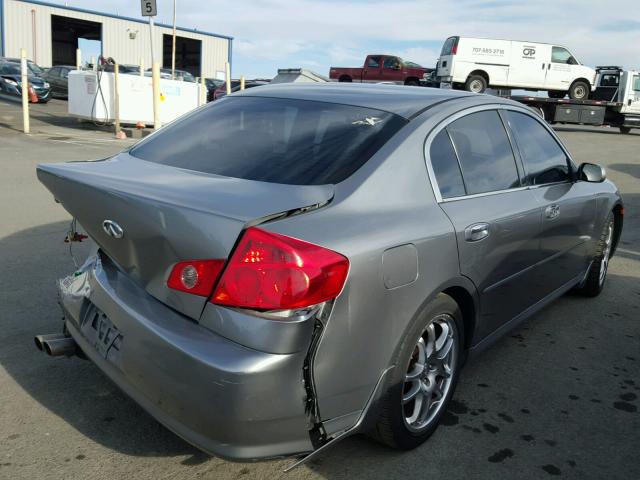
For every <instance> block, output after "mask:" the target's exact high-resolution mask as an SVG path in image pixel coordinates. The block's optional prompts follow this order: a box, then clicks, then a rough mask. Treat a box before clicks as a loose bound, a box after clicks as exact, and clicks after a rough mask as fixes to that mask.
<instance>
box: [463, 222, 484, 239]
mask: <svg viewBox="0 0 640 480" xmlns="http://www.w3.org/2000/svg"><path fill="white" fill-rule="evenodd" d="M488 236H489V224H488V223H475V224H473V225H469V226H468V227H467V228H465V229H464V239H465V240H466V241H467V242H477V241H478V240H482V239H483V238H486V237H488Z"/></svg>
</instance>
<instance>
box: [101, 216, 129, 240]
mask: <svg viewBox="0 0 640 480" xmlns="http://www.w3.org/2000/svg"><path fill="white" fill-rule="evenodd" d="M102 229H103V230H104V232H105V233H106V234H107V235H109V236H110V237H113V238H122V237H123V236H124V230H122V227H121V226H120V225H118V224H117V223H116V222H114V221H113V220H105V221H104V222H102Z"/></svg>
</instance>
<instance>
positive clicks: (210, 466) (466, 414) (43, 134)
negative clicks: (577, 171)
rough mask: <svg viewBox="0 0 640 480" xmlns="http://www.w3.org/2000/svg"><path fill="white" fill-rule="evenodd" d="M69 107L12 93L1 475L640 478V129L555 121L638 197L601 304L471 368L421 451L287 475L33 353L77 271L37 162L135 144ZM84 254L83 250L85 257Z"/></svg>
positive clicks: (359, 444)
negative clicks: (169, 423) (203, 445)
mask: <svg viewBox="0 0 640 480" xmlns="http://www.w3.org/2000/svg"><path fill="white" fill-rule="evenodd" d="M64 106H65V105H64V102H58V101H52V102H51V103H50V104H48V105H35V106H33V109H32V113H33V116H34V118H33V121H32V131H33V134H32V135H29V136H26V135H24V134H22V133H20V132H19V127H20V121H21V117H20V112H19V105H18V104H16V103H10V102H6V101H3V100H0V273H1V275H0V392H1V393H0V478H1V479H31V478H39V477H46V478H52V479H57V478H65V479H105V478H137V479H141V480H142V479H147V478H148V479H154V480H155V479H163V478H171V479H177V478H205V479H238V478H242V479H250V478H257V479H262V478H269V479H275V478H290V479H298V478H304V479H321V478H325V479H334V478H335V479H342V478H350V479H352V478H367V479H372V478H379V479H394V478H402V479H427V478H431V479H435V478H438V479H465V480H470V479H502V478H505V479H512V478H518V479H544V478H555V477H561V478H572V479H602V478H606V479H620V480H635V479H640V460H639V458H638V457H639V453H640V399H639V397H640V214H639V213H638V212H640V131H638V130H636V131H635V133H633V134H631V135H621V134H619V133H618V131H617V129H612V128H583V127H571V128H570V127H565V126H559V127H557V131H558V132H559V134H560V136H561V137H562V139H563V140H564V141H565V143H566V144H567V146H568V147H569V150H570V151H571V152H572V154H573V156H574V158H575V159H576V160H577V161H580V162H581V161H588V162H594V163H600V164H602V165H604V166H605V167H606V169H607V172H608V175H609V177H610V178H611V179H613V180H614V181H615V182H616V183H617V185H618V187H619V188H620V190H621V192H622V194H623V196H624V200H625V225H624V232H623V235H622V240H621V243H620V245H619V248H618V253H617V256H616V257H614V258H613V259H612V262H611V266H610V270H609V276H608V280H607V284H606V287H605V289H604V292H603V293H602V294H601V295H600V296H599V297H598V298H595V299H585V298H581V297H578V296H575V295H566V296H564V297H562V298H560V299H559V300H558V301H556V302H555V303H553V304H552V305H551V306H549V307H547V308H546V309H544V310H543V311H541V312H540V313H538V314H537V315H535V316H534V317H533V318H531V319H530V320H528V321H527V322H526V323H525V324H524V325H523V326H521V327H520V328H519V329H518V330H516V331H514V332H512V333H511V334H510V335H508V336H506V337H504V338H503V339H502V340H500V341H499V342H498V343H497V344H496V345H495V346H493V347H492V348H491V349H490V350H488V351H487V352H486V353H484V354H483V355H482V356H480V357H479V358H478V359H477V360H476V361H475V362H474V363H472V364H469V365H467V366H466V368H465V369H464V371H463V372H462V377H461V380H460V383H459V385H458V389H457V391H456V394H455V397H454V398H455V401H454V402H453V405H452V406H451V408H450V409H449V411H448V412H447V415H446V417H445V421H444V425H442V426H441V428H439V429H438V431H437V432H436V433H435V434H434V435H433V437H432V438H431V439H430V440H429V441H428V442H427V443H425V444H424V445H422V446H421V447H420V448H418V449H416V450H413V451H411V452H396V451H393V450H389V449H388V448H386V447H383V446H381V445H379V444H377V443H375V442H374V441H371V440H369V439H367V438H366V437H364V436H355V437H352V438H348V439H346V440H344V441H342V442H340V443H339V444H337V445H335V446H334V447H332V448H331V449H330V450H328V451H327V452H326V453H325V454H323V455H321V456H319V457H318V458H317V459H315V460H313V461H311V462H310V463H309V464H307V465H304V466H302V467H299V468H297V469H295V470H293V471H292V472H290V473H288V474H284V473H283V468H284V467H285V466H287V465H288V464H289V463H290V462H291V460H278V461H267V462H257V463H232V462H227V461H224V460H221V459H218V458H214V457H210V456H208V455H206V454H204V453H201V452H199V451H198V450H197V449H195V448H194V447H192V446H190V445H188V444H187V443H185V442H184V441H182V440H181V439H180V438H178V437H176V436H175V435H174V434H173V433H171V432H169V431H168V430H166V429H165V428H164V427H162V426H161V425H160V424H158V423H157V422H156V421H155V420H154V419H153V418H152V417H151V416H149V415H148V414H146V413H145V412H144V411H143V410H142V409H141V408H139V407H138V406H137V405H136V404H135V403H134V402H133V401H131V400H130V399H129V398H128V397H126V396H125V395H124V394H123V393H121V392H120V391H119V389H118V388H117V387H115V386H114V385H113V384H112V383H111V382H110V381H109V380H108V379H107V378H106V377H105V376H104V375H103V374H102V373H101V372H100V371H99V370H98V369H97V368H96V367H95V366H93V364H91V363H90V362H87V361H83V360H81V359H78V358H70V359H66V358H50V357H47V356H46V355H44V354H43V353H41V352H39V351H37V350H36V349H35V347H34V346H33V336H34V335H35V334H41V333H52V332H57V331H58V330H59V328H60V317H61V315H60V311H59V309H58V306H57V304H56V293H55V281H56V279H57V278H59V277H62V276H64V275H67V274H68V273H70V272H71V271H73V270H74V263H73V259H72V257H71V255H70V252H69V246H68V244H65V243H64V242H63V240H64V237H65V234H66V232H67V229H68V226H69V222H70V220H71V219H70V217H69V215H68V214H67V213H66V212H65V211H64V210H63V209H62V207H61V206H60V205H58V204H55V203H54V202H53V198H52V197H51V195H50V194H49V193H48V192H47V191H46V190H45V189H44V188H43V187H42V186H41V185H40V184H39V183H38V181H37V179H36V176H35V166H36V165H37V164H38V163H40V162H63V161H70V160H86V159H99V158H105V157H107V156H109V155H112V154H114V153H116V152H118V151H119V150H121V149H123V148H125V147H126V146H128V145H130V144H131V143H132V141H130V140H125V141H121V140H115V139H114V138H113V136H112V135H111V134H109V133H106V132H96V131H93V130H92V129H88V128H86V127H87V126H86V125H84V124H80V123H78V122H77V121H76V120H73V119H65V120H64V121H62V122H61V121H59V119H57V116H58V114H57V113H56V112H62V111H64ZM86 248H87V247H86V245H85V244H81V245H77V246H74V247H73V251H72V252H71V253H72V254H73V255H74V256H75V257H76V259H77V261H80V259H81V258H82V255H83V252H85V251H86ZM274 400H275V398H274V399H268V398H265V399H264V401H274Z"/></svg>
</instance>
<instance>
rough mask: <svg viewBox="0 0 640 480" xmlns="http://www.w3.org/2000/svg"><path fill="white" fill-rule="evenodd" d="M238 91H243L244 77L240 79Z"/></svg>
mask: <svg viewBox="0 0 640 480" xmlns="http://www.w3.org/2000/svg"><path fill="white" fill-rule="evenodd" d="M240 90H244V75H242V76H241V77H240Z"/></svg>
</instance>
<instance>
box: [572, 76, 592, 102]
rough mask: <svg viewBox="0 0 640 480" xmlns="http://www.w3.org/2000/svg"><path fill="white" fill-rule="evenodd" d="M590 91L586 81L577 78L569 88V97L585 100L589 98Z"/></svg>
mask: <svg viewBox="0 0 640 480" xmlns="http://www.w3.org/2000/svg"><path fill="white" fill-rule="evenodd" d="M590 91H591V89H590V88H589V84H588V83H587V82H583V81H582V80H578V81H577V82H573V84H572V85H571V87H570V88H569V98H570V99H571V100H586V99H587V98H589V92H590Z"/></svg>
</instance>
